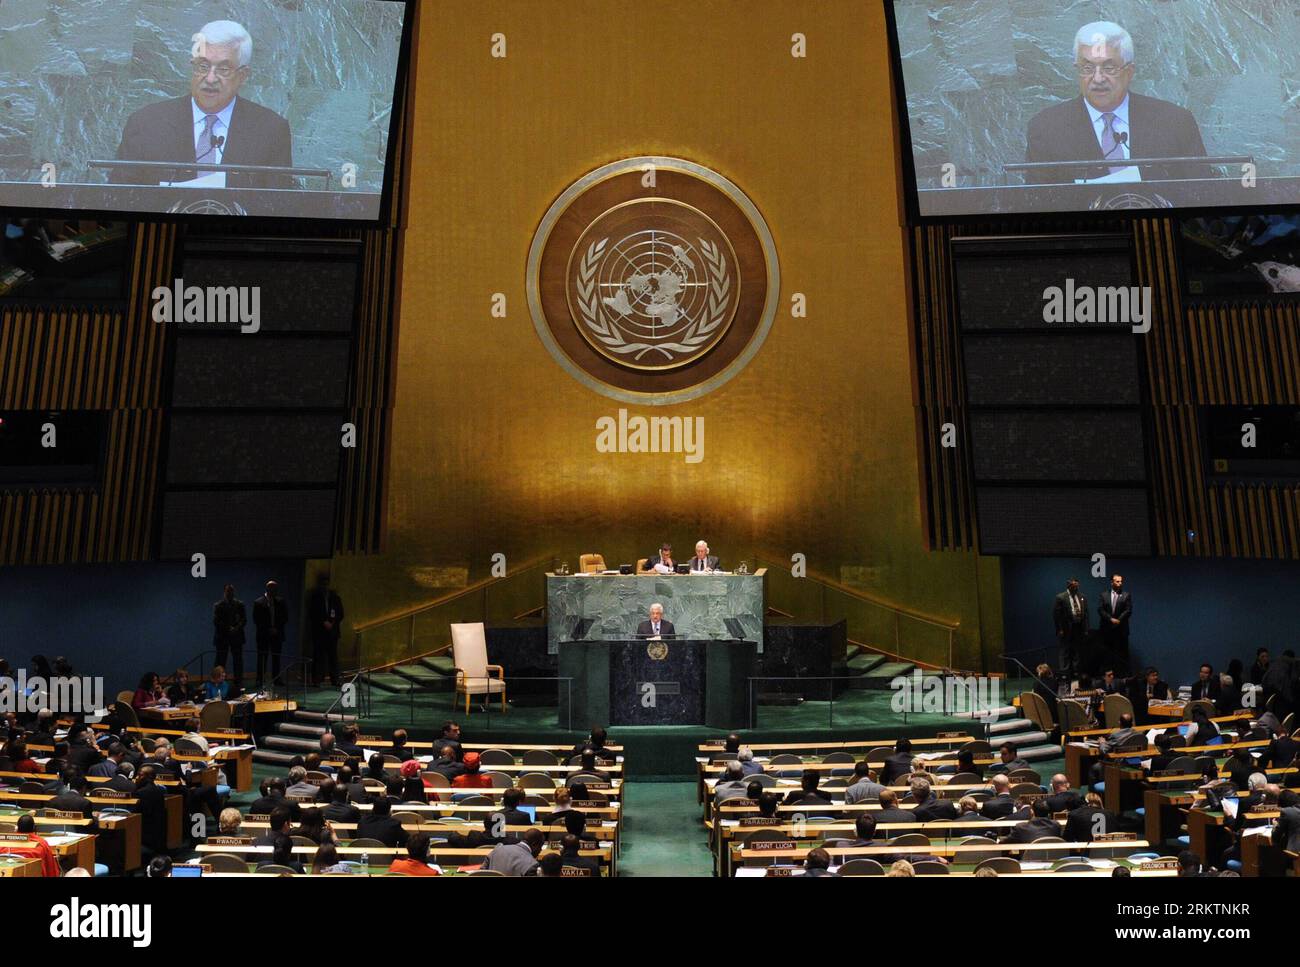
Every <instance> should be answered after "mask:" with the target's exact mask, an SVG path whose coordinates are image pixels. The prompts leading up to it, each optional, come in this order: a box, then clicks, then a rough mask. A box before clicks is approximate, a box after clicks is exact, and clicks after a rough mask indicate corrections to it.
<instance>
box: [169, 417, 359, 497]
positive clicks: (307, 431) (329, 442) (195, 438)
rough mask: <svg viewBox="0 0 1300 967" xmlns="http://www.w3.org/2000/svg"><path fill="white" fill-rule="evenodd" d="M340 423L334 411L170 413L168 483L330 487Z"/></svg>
mask: <svg viewBox="0 0 1300 967" xmlns="http://www.w3.org/2000/svg"><path fill="white" fill-rule="evenodd" d="M342 423H343V421H342V420H341V419H340V418H339V416H337V415H335V414H332V413H295V412H275V413H239V412H225V413H209V412H180V413H174V414H173V415H172V421H171V430H170V435H169V440H168V461H167V483H168V484H169V485H173V486H185V485H208V484H254V483H258V484H299V485H302V484H325V485H328V486H331V487H332V486H334V484H335V482H336V480H337V479H338V470H339V441H340V440H341V438H342Z"/></svg>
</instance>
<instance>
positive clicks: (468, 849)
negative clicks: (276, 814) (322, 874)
mask: <svg viewBox="0 0 1300 967" xmlns="http://www.w3.org/2000/svg"><path fill="white" fill-rule="evenodd" d="M317 848H318V847H315V846H295V847H294V848H293V852H294V856H295V857H296V858H297V859H298V861H299V862H301V863H303V864H304V866H305V865H307V864H309V863H310V862H311V859H312V857H313V856H315V855H316V850H317ZM494 848H495V847H492V846H444V845H442V844H439V843H430V844H429V859H428V861H429V862H430V863H439V862H440V861H441V862H445V863H454V864H455V865H456V866H475V867H476V866H478V865H480V864H481V863H482V862H483V861H484V860H485V859H487V856H488V854H489V853H491V852H492V850H493V849H494ZM337 849H338V855H339V859H342V860H360V859H361V858H362V857H363V856H364V857H366V858H369V857H372V856H379V857H384V858H386V859H388V860H389V861H390V862H391V861H392V860H394V859H397V858H399V857H404V856H407V855H408V854H407V852H406V849H405V848H404V847H392V846H339V847H337ZM197 852H198V854H199V862H200V863H201V862H202V860H203V857H204V855H211V854H213V853H227V854H232V855H235V856H240V857H252V859H250V860H249V863H250V870H249V872H252V868H251V867H253V866H254V865H255V864H256V863H257V862H259V861H261V860H263V859H267V858H269V857H270V856H271V853H272V847H270V846H242V845H240V846H222V845H210V844H208V843H200V844H199V845H198V847H197ZM578 854H579V855H580V856H587V857H596V858H598V859H599V860H600V861H601V864H600V869H601V874H602V875H613V873H612V872H611V870H612V868H613V864H614V863H615V857H614V848H613V846H598V847H591V848H587V849H579V850H578ZM387 868H388V867H387V865H386V864H385V865H384V866H382V867H375V866H371V865H369V864H367V866H366V869H367V871H368V872H370V873H372V874H373V873H375V872H386V871H387Z"/></svg>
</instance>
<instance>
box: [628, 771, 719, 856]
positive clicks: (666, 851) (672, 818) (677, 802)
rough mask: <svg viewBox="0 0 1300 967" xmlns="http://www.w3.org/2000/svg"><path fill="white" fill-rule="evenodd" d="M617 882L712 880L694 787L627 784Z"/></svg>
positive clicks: (693, 785)
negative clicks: (635, 879)
mask: <svg viewBox="0 0 1300 967" xmlns="http://www.w3.org/2000/svg"><path fill="white" fill-rule="evenodd" d="M624 789H625V790H626V796H627V803H626V805H625V806H624V807H623V853H622V856H620V857H619V867H618V871H619V875H620V876H712V875H713V856H712V854H710V853H709V844H708V838H707V836H706V834H705V831H704V826H703V824H701V822H700V807H699V806H698V805H697V804H696V802H695V783H693V782H628V783H627V784H626V785H625V786H624Z"/></svg>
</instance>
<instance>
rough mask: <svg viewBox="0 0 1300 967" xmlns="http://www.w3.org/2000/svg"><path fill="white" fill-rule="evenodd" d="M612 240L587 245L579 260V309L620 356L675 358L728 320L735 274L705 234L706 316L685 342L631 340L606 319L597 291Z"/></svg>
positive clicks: (593, 330)
mask: <svg viewBox="0 0 1300 967" xmlns="http://www.w3.org/2000/svg"><path fill="white" fill-rule="evenodd" d="M608 242H609V239H608V238H602V239H600V240H599V241H596V242H592V243H591V245H589V246H588V247H587V252H586V254H585V255H583V257H582V260H581V261H580V262H579V263H578V282H577V290H578V311H579V312H580V313H581V315H582V321H583V323H584V324H585V325H586V327H587V328H588V329H589V330H590V331H591V334H592V335H593V336H594V337H595V338H596V339H597V340H598V341H599V342H600V343H601V345H603V346H604V347H605V348H606V349H608V350H609V351H610V352H612V353H616V354H618V355H620V356H627V355H632V354H635V355H632V358H633V359H634V360H636V361H637V362H640V361H641V357H643V356H644V355H645V354H646V353H649V352H661V353H663V354H664V357H665V358H667V359H668V360H670V361H671V360H672V358H673V353H691V352H694V351H695V350H696V349H699V348H700V347H701V346H703V345H704V344H705V343H707V342H708V341H709V338H710V337H711V336H712V335H713V333H714V332H716V331H717V329H718V327H719V326H721V325H722V323H723V322H724V321H725V320H726V317H727V303H728V302H729V300H730V298H731V274H730V272H729V271H728V269H727V259H726V256H724V255H723V254H722V251H721V250H720V249H719V248H718V246H717V245H715V244H714V243H713V242H710V241H709V240H708V239H705V238H701V239H700V249H701V251H702V252H703V254H704V261H705V262H706V263H707V264H708V272H709V300H708V305H707V306H706V310H707V311H706V312H705V314H704V316H703V318H701V319H697V320H695V321H694V322H692V323H691V325H690V326H689V327H688V328H687V330H686V332H685V334H684V335H683V336H682V339H681V342H666V343H654V344H651V343H645V342H628V341H627V340H626V339H624V338H623V333H622V332H621V331H620V330H619V328H618V326H616V325H615V324H614V322H613V320H610V321H608V322H606V321H605V320H604V319H603V318H602V315H603V314H602V313H601V311H600V298H599V294H598V293H597V291H596V271H597V269H598V268H599V267H600V260H601V257H602V256H603V255H604V254H605V246H606V245H607V244H608Z"/></svg>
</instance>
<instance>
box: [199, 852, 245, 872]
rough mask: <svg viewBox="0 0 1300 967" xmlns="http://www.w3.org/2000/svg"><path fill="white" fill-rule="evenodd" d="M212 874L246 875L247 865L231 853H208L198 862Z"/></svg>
mask: <svg viewBox="0 0 1300 967" xmlns="http://www.w3.org/2000/svg"><path fill="white" fill-rule="evenodd" d="M200 862H202V863H203V864H204V865H205V866H210V867H212V872H213V873H247V872H248V863H247V861H245V860H244V859H243V858H241V857H239V856H235V855H234V854H233V853H208V854H206V855H205V856H203V857H202V859H201V860H200Z"/></svg>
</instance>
